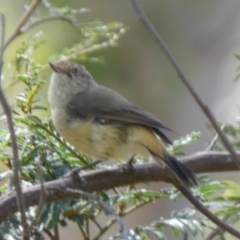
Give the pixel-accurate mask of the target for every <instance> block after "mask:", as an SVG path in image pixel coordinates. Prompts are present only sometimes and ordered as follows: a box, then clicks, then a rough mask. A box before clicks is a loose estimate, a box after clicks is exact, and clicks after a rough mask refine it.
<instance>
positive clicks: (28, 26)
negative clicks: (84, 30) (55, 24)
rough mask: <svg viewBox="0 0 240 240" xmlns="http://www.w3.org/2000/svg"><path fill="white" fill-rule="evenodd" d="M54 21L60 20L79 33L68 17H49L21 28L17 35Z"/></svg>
mask: <svg viewBox="0 0 240 240" xmlns="http://www.w3.org/2000/svg"><path fill="white" fill-rule="evenodd" d="M55 20H61V21H65V22H68V23H70V24H71V25H72V26H73V27H74V28H75V29H76V30H77V31H78V32H79V33H81V31H80V29H79V28H78V27H77V26H76V24H74V22H73V21H72V20H71V19H70V18H69V17H64V16H51V17H46V18H42V19H39V20H36V21H33V22H31V23H29V24H27V25H25V26H23V27H22V28H21V29H20V30H19V35H20V34H23V33H25V32H27V31H29V30H30V29H31V28H33V27H35V26H37V25H39V24H42V23H44V22H49V21H55Z"/></svg>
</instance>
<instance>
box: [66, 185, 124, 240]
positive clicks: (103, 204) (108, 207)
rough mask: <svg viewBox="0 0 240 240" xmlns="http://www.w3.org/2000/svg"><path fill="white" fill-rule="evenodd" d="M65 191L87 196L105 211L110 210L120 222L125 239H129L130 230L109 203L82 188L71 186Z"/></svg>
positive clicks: (121, 232)
mask: <svg viewBox="0 0 240 240" xmlns="http://www.w3.org/2000/svg"><path fill="white" fill-rule="evenodd" d="M65 191H66V192H69V193H74V194H79V195H80V196H82V197H85V198H88V199H90V200H92V201H95V202H97V203H98V204H99V205H100V206H101V207H102V208H103V209H105V211H107V212H109V213H110V214H112V215H113V216H114V217H115V219H116V221H117V222H118V225H119V227H120V234H121V235H123V236H124V239H128V232H127V229H126V228H125V226H124V224H123V222H122V219H121V217H120V216H119V215H118V214H117V213H116V211H115V210H114V209H113V208H111V207H110V206H109V205H107V204H106V203H105V202H104V201H102V200H101V199H100V198H99V197H98V196H96V195H93V194H91V193H87V192H84V191H81V190H76V189H70V188H67V189H66V190H65Z"/></svg>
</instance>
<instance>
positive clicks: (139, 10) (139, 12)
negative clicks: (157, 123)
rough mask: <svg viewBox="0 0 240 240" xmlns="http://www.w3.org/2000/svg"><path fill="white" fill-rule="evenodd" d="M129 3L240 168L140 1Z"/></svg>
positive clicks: (232, 150)
mask: <svg viewBox="0 0 240 240" xmlns="http://www.w3.org/2000/svg"><path fill="white" fill-rule="evenodd" d="M129 1H130V2H131V3H132V5H133V7H134V9H135V11H136V13H137V15H138V17H139V19H140V20H141V21H142V23H143V25H144V26H145V27H146V29H147V30H148V31H149V32H150V33H151V34H152V35H153V37H154V38H155V40H156V41H157V43H158V44H159V46H160V47H161V49H162V50H163V52H164V53H165V55H166V56H167V58H168V59H169V61H170V62H171V64H172V66H173V67H174V69H175V70H176V72H177V74H178V76H179V79H180V80H181V81H182V82H183V83H184V85H185V86H186V87H187V89H188V91H189V92H190V93H191V95H192V96H193V98H194V99H195V101H196V102H197V104H198V105H199V107H200V108H201V109H202V111H203V113H204V114H205V116H206V117H207V118H208V120H209V121H210V122H211V124H212V126H213V128H214V129H215V130H216V132H217V134H218V135H219V138H220V139H221V141H222V143H223V144H224V146H225V147H226V149H227V150H228V151H229V153H230V154H231V156H232V159H233V160H234V161H235V162H236V164H237V166H238V167H239V168H240V159H239V157H238V155H237V154H236V152H235V150H234V148H233V147H232V145H231V143H230V142H229V141H228V139H227V137H226V136H225V134H224V133H223V132H222V131H221V129H220V127H219V126H218V124H217V121H216V119H215V117H214V116H213V114H212V112H211V111H210V109H209V108H208V106H207V105H206V104H205V103H204V102H203V101H202V99H201V98H200V97H199V96H198V94H197V93H196V92H195V90H194V89H193V87H192V86H191V84H190V82H189V81H188V79H187V77H186V76H185V74H184V73H183V71H182V70H181V68H180V66H179V65H178V63H177V61H176V60H175V58H174V57H173V55H172V53H171V52H170V50H169V49H168V47H167V45H166V44H165V43H164V41H163V40H162V38H161V36H160V35H159V34H158V32H157V31H156V29H155V28H154V26H153V24H152V23H151V22H150V20H149V19H148V17H147V15H146V14H145V12H144V11H143V9H142V7H141V6H140V4H139V3H138V1H137V0H129Z"/></svg>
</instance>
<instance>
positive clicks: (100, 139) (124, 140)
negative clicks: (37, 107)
mask: <svg viewBox="0 0 240 240" xmlns="http://www.w3.org/2000/svg"><path fill="white" fill-rule="evenodd" d="M53 119H54V121H53V122H54V125H55V127H56V129H57V131H58V132H59V133H60V135H61V136H62V137H63V138H64V139H65V140H66V141H67V142H69V143H70V144H71V145H73V146H74V147H75V148H76V149H78V150H79V151H80V152H81V153H83V154H84V155H86V156H89V157H93V158H95V159H97V160H110V159H121V160H128V159H130V158H131V157H133V156H149V153H148V151H147V150H146V148H145V147H144V146H143V145H142V144H141V143H140V142H139V139H138V138H137V137H136V136H135V134H134V132H135V130H136V127H134V126H131V127H130V126H126V125H120V124H110V125H109V124H102V123H97V122H93V121H78V120H77V121H72V122H67V121H64V118H63V117H58V118H53Z"/></svg>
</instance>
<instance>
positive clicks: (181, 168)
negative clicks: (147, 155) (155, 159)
mask: <svg viewBox="0 0 240 240" xmlns="http://www.w3.org/2000/svg"><path fill="white" fill-rule="evenodd" d="M162 160H163V161H164V162H165V163H166V164H167V165H168V167H169V168H171V170H172V171H173V172H174V174H175V175H176V176H177V177H178V179H179V180H180V181H182V183H183V184H184V185H185V186H187V187H194V186H197V185H198V180H197V177H196V175H195V174H194V173H193V172H192V171H191V170H189V169H188V168H187V167H186V166H185V165H184V164H183V163H181V162H180V161H178V160H177V159H176V158H175V157H173V156H171V155H169V154H165V156H164V158H163V159H162Z"/></svg>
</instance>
